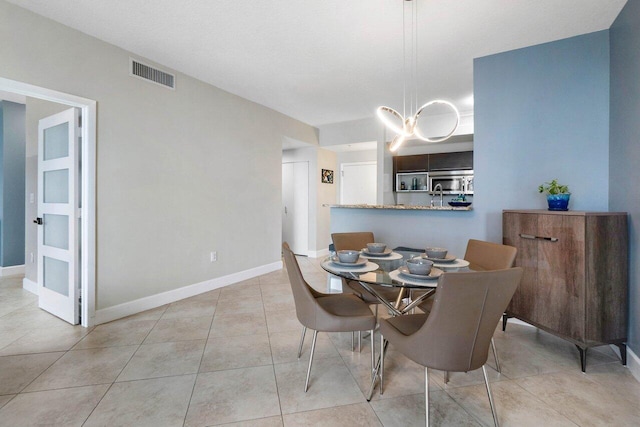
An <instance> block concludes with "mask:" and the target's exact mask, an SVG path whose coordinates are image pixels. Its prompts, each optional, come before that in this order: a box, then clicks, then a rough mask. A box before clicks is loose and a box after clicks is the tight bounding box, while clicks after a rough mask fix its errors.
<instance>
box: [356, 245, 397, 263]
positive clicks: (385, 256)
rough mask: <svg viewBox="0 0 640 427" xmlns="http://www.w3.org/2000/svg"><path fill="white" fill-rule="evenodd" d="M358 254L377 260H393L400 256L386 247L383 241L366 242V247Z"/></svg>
mask: <svg viewBox="0 0 640 427" xmlns="http://www.w3.org/2000/svg"><path fill="white" fill-rule="evenodd" d="M360 256H361V257H362V258H367V259H374V260H379V261H395V260H398V259H401V258H402V255H401V254H399V253H397V252H393V250H391V249H389V248H387V245H386V244H385V243H367V247H366V248H362V250H361V251H360Z"/></svg>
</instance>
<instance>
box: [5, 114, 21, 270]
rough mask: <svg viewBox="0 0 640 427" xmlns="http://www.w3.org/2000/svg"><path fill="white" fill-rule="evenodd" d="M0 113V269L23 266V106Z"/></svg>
mask: <svg viewBox="0 0 640 427" xmlns="http://www.w3.org/2000/svg"><path fill="white" fill-rule="evenodd" d="M0 110H1V115H0V121H1V122H2V124H1V125H0V267H10V266H14V265H23V264H24V236H25V233H24V231H25V229H24V227H25V150H26V146H25V106H24V105H22V104H16V103H14V102H8V101H2V102H0Z"/></svg>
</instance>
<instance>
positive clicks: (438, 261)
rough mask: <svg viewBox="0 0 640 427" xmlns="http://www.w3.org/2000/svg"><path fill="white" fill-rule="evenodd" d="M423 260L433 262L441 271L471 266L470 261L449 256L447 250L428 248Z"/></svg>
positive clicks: (422, 256)
mask: <svg viewBox="0 0 640 427" xmlns="http://www.w3.org/2000/svg"><path fill="white" fill-rule="evenodd" d="M421 258H423V259H426V260H428V261H431V262H433V265H434V266H435V267H437V268H440V269H446V270H453V269H459V268H465V267H468V266H469V261H466V260H464V259H459V258H457V257H456V256H455V255H451V254H449V251H448V250H447V249H445V248H432V247H430V248H426V249H425V251H424V254H422V255H421Z"/></svg>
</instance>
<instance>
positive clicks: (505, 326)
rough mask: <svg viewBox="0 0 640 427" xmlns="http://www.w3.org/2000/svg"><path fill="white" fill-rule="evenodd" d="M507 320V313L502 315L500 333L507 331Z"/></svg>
mask: <svg viewBox="0 0 640 427" xmlns="http://www.w3.org/2000/svg"><path fill="white" fill-rule="evenodd" d="M507 320H509V316H507V313H502V332H504V331H505V330H506V329H507Z"/></svg>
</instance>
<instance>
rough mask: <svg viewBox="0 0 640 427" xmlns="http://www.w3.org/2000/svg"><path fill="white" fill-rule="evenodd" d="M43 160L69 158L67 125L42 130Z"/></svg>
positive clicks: (62, 124) (66, 123) (61, 124)
mask: <svg viewBox="0 0 640 427" xmlns="http://www.w3.org/2000/svg"><path fill="white" fill-rule="evenodd" d="M43 150H44V160H51V159H59V158H60V157H67V156H69V123H68V122H65V123H60V124H59V125H56V126H53V127H50V128H47V129H45V130H44V147H43Z"/></svg>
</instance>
